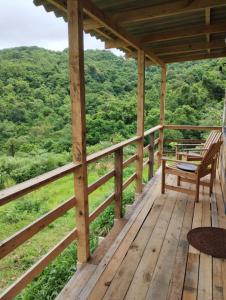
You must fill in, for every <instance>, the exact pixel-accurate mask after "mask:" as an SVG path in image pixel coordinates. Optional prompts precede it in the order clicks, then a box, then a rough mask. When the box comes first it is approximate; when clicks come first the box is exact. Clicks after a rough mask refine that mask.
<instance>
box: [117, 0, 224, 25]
mask: <svg viewBox="0 0 226 300" xmlns="http://www.w3.org/2000/svg"><path fill="white" fill-rule="evenodd" d="M224 5H226V0H199V1H196V0H193V1H189V0H177V1H171V2H170V3H166V4H159V5H152V6H148V7H144V8H138V9H136V8H134V9H130V10H127V11H122V12H119V13H117V14H115V15H114V16H113V18H114V20H115V21H116V22H118V23H119V24H122V23H132V22H140V21H146V20H151V19H155V18H160V17H167V16H171V15H177V14H181V13H188V12H193V11H196V10H202V9H206V8H209V7H218V6H224Z"/></svg>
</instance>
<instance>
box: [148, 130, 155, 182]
mask: <svg viewBox="0 0 226 300" xmlns="http://www.w3.org/2000/svg"><path fill="white" fill-rule="evenodd" d="M154 146H155V133H154V132H153V133H151V134H150V136H149V148H148V157H149V168H148V179H149V180H150V179H151V178H152V177H153V176H154Z"/></svg>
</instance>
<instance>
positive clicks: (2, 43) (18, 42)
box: [0, 0, 122, 55]
mask: <svg viewBox="0 0 226 300" xmlns="http://www.w3.org/2000/svg"><path fill="white" fill-rule="evenodd" d="M0 7H1V9H0V49H4V48H11V47H18V46H39V47H43V48H46V49H50V50H56V51H58V50H64V49H65V48H67V47H68V39H67V23H65V22H64V20H63V18H56V16H55V15H54V13H52V12H51V13H47V12H46V11H45V10H44V8H43V7H42V6H38V7H37V6H35V5H34V4H33V0H9V1H5V0H0ZM84 47H85V49H104V43H103V42H101V41H100V40H97V39H96V38H94V37H91V36H90V35H89V34H84ZM113 52H114V53H115V54H116V55H120V54H122V53H121V52H120V51H118V50H116V49H115V50H113Z"/></svg>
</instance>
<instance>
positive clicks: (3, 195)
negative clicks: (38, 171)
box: [0, 163, 80, 206]
mask: <svg viewBox="0 0 226 300" xmlns="http://www.w3.org/2000/svg"><path fill="white" fill-rule="evenodd" d="M79 166H80V164H75V163H69V164H67V165H65V166H62V167H59V168H56V169H54V170H52V171H50V172H46V173H44V174H42V175H39V176H36V177H34V178H32V179H29V180H26V181H24V182H22V183H18V184H16V185H14V186H11V187H9V188H6V189H4V190H2V191H0V206H1V205H4V204H6V203H8V202H9V201H11V200H14V199H17V198H19V197H22V196H24V195H26V194H28V193H30V192H32V191H34V190H36V189H38V188H40V187H43V186H45V185H47V184H48V183H51V182H53V181H55V180H57V179H60V178H62V177H64V176H66V175H68V174H70V173H72V172H73V171H74V170H75V169H76V168H78V167H79Z"/></svg>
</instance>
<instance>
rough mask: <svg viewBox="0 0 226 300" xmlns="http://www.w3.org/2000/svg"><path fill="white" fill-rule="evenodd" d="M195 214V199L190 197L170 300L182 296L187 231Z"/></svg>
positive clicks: (169, 291) (170, 287)
mask: <svg viewBox="0 0 226 300" xmlns="http://www.w3.org/2000/svg"><path fill="white" fill-rule="evenodd" d="M193 214H194V201H193V200H191V199H189V200H188V202H187V207H186V211H185V216H184V221H183V225H182V229H181V234H180V240H179V244H178V249H177V253H176V259H175V263H174V271H173V275H172V279H171V282H170V286H169V290H168V297H167V299H168V300H177V299H181V297H182V293H183V285H184V278H185V272H186V263H187V257H188V247H189V244H188V240H187V233H188V231H189V230H190V229H191V226H192V219H193Z"/></svg>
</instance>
